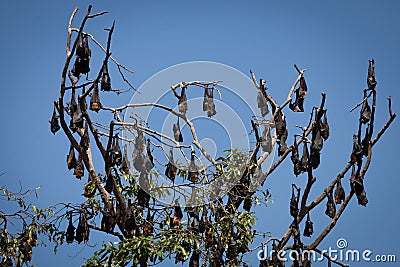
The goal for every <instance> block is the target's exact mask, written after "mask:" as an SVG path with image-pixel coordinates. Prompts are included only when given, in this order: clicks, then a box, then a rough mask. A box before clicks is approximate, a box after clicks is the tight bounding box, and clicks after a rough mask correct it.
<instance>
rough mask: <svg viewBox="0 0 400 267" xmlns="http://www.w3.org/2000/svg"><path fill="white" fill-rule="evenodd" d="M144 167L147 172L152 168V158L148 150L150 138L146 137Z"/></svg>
mask: <svg viewBox="0 0 400 267" xmlns="http://www.w3.org/2000/svg"><path fill="white" fill-rule="evenodd" d="M144 167H145V168H146V170H147V171H148V172H149V171H150V170H151V169H153V168H154V158H153V155H152V154H151V151H150V139H147V146H146V157H145V159H144Z"/></svg>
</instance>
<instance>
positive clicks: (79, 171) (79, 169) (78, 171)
mask: <svg viewBox="0 0 400 267" xmlns="http://www.w3.org/2000/svg"><path fill="white" fill-rule="evenodd" d="M84 174H85V168H84V167H83V162H82V157H81V155H79V156H78V161H77V162H76V166H75V169H74V175H75V177H76V178H78V179H81V178H82V177H83V175H84Z"/></svg>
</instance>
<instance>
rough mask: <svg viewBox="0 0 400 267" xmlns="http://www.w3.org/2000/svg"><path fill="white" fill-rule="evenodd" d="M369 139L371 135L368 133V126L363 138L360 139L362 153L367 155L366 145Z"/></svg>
mask: <svg viewBox="0 0 400 267" xmlns="http://www.w3.org/2000/svg"><path fill="white" fill-rule="evenodd" d="M370 141H371V135H370V134H369V127H366V128H365V136H364V139H363V140H362V141H361V146H362V150H363V155H365V156H368V146H369V142H370Z"/></svg>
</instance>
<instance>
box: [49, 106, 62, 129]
mask: <svg viewBox="0 0 400 267" xmlns="http://www.w3.org/2000/svg"><path fill="white" fill-rule="evenodd" d="M49 122H50V131H51V132H52V133H53V134H56V132H58V131H59V130H60V124H59V123H58V116H57V113H56V107H55V106H54V109H53V115H52V116H51V121H49Z"/></svg>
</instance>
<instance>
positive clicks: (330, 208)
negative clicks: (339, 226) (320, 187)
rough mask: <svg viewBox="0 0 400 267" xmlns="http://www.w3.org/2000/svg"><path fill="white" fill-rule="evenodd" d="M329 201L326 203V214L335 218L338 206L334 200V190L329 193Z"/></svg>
mask: <svg viewBox="0 0 400 267" xmlns="http://www.w3.org/2000/svg"><path fill="white" fill-rule="evenodd" d="M327 199H328V201H327V202H326V210H325V214H326V215H328V216H329V217H330V218H333V217H335V214H336V205H335V202H334V200H333V195H332V190H331V191H329V192H328V193H327Z"/></svg>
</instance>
